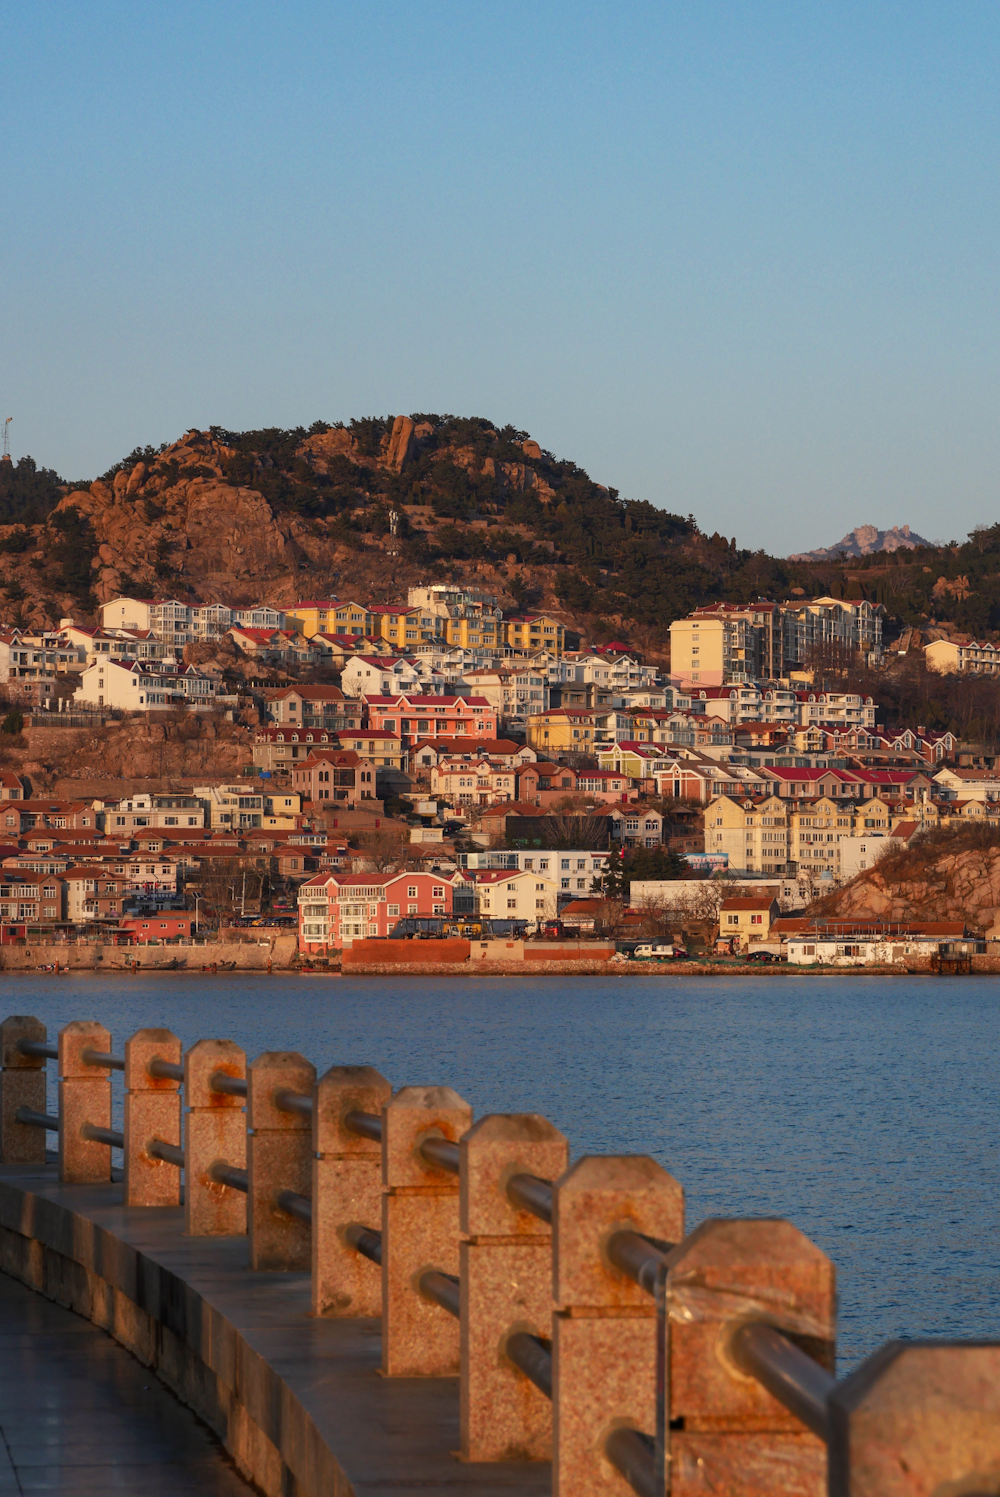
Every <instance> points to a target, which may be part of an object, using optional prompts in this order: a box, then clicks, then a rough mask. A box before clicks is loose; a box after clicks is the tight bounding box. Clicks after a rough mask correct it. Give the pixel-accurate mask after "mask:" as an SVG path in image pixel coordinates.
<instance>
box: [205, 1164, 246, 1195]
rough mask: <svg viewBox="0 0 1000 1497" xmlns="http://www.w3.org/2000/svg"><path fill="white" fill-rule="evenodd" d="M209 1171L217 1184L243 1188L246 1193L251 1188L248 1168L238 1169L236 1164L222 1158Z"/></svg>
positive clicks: (235, 1188)
mask: <svg viewBox="0 0 1000 1497" xmlns="http://www.w3.org/2000/svg"><path fill="white" fill-rule="evenodd" d="M208 1173H209V1178H210V1179H212V1180H214V1181H215V1183H216V1185H228V1186H229V1189H230V1190H241V1191H242V1192H243V1194H244V1195H246V1193H247V1190H248V1189H249V1180H248V1177H247V1172H246V1170H241V1169H237V1167H236V1165H235V1164H224V1163H223V1162H222V1160H216V1162H215V1164H213V1165H212V1166H211V1167H210V1169H209V1171H208Z"/></svg>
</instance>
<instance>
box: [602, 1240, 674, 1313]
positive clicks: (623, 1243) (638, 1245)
mask: <svg viewBox="0 0 1000 1497" xmlns="http://www.w3.org/2000/svg"><path fill="white" fill-rule="evenodd" d="M673 1246H674V1244H673V1243H672V1242H654V1241H653V1240H652V1239H651V1238H649V1237H644V1236H643V1234H642V1233H641V1232H633V1231H632V1230H631V1229H630V1228H629V1229H623V1230H622V1231H620V1232H616V1233H615V1234H614V1236H613V1237H612V1238H611V1239H610V1241H609V1242H608V1247H607V1253H608V1257H609V1258H610V1259H611V1262H612V1263H613V1264H614V1266H615V1268H617V1269H618V1270H619V1271H620V1272H621V1273H623V1274H627V1275H628V1277H629V1278H630V1279H634V1280H635V1282H636V1283H637V1284H638V1285H639V1288H640V1289H645V1291H646V1293H647V1294H650V1295H654V1296H655V1294H656V1283H657V1276H658V1275H660V1274H661V1273H662V1272H663V1270H664V1268H665V1267H666V1261H667V1254H668V1253H669V1251H670V1249H671V1248H672V1247H673Z"/></svg>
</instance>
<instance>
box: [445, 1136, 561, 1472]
mask: <svg viewBox="0 0 1000 1497" xmlns="http://www.w3.org/2000/svg"><path fill="white" fill-rule="evenodd" d="M460 1149H461V1175H460V1182H461V1188H460V1201H461V1208H460V1225H461V1229H462V1231H463V1233H464V1234H465V1240H464V1241H463V1242H462V1243H461V1250H460V1257H459V1262H460V1279H461V1286H462V1290H461V1294H462V1301H461V1303H462V1321H461V1333H462V1367H461V1381H460V1384H459V1389H460V1410H461V1429H462V1459H463V1460H467V1461H504V1460H507V1461H511V1460H516V1461H523V1460H548V1459H549V1457H550V1456H551V1454H552V1404H551V1402H550V1400H549V1399H548V1398H546V1397H545V1394H544V1393H542V1392H541V1391H540V1390H539V1389H538V1388H536V1387H535V1386H534V1385H533V1384H532V1383H530V1382H529V1381H528V1379H527V1378H526V1377H525V1375H524V1373H523V1372H521V1371H520V1370H519V1369H518V1368H517V1367H516V1366H515V1365H514V1363H513V1362H512V1361H511V1360H510V1358H509V1357H508V1356H507V1355H506V1354H505V1351H504V1346H505V1342H506V1340H507V1337H508V1336H510V1335H511V1334H513V1333H514V1332H517V1331H523V1332H526V1333H527V1334H528V1335H530V1336H537V1337H539V1338H540V1339H543V1340H545V1341H549V1340H550V1339H551V1336H552V1228H551V1227H550V1226H549V1225H548V1223H547V1222H544V1221H541V1220H539V1218H538V1217H537V1216H534V1215H532V1214H531V1213H530V1212H529V1211H525V1210H522V1209H519V1208H518V1207H517V1206H516V1205H514V1204H512V1202H511V1201H510V1200H508V1198H507V1192H506V1186H507V1181H508V1180H510V1179H511V1178H512V1176H515V1175H535V1176H537V1177H540V1178H541V1179H542V1180H552V1179H555V1178H556V1177H557V1176H559V1175H561V1174H563V1172H564V1171H565V1169H566V1166H567V1163H568V1161H569V1145H568V1144H567V1142H566V1139H565V1138H564V1136H563V1135H562V1134H561V1133H560V1132H559V1130H558V1128H555V1127H553V1125H552V1124H551V1123H550V1122H548V1121H547V1120H546V1119H545V1118H542V1117H539V1116H538V1115H537V1114H535V1113H519V1114H512V1115H509V1116H504V1115H499V1114H497V1115H494V1116H492V1117H485V1118H481V1119H480V1120H479V1122H478V1123H476V1124H475V1126H474V1127H472V1128H470V1129H469V1131H468V1133H466V1134H465V1136H464V1138H463V1139H462V1142H461V1145H460Z"/></svg>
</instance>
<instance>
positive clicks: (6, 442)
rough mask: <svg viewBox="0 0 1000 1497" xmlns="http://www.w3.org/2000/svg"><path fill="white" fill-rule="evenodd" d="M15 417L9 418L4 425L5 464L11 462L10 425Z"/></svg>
mask: <svg viewBox="0 0 1000 1497" xmlns="http://www.w3.org/2000/svg"><path fill="white" fill-rule="evenodd" d="M13 419H14V417H13V416H8V417H7V419H6V421H5V422H4V424H3V459H4V462H5V463H9V462H10V423H11V422H12V421H13Z"/></svg>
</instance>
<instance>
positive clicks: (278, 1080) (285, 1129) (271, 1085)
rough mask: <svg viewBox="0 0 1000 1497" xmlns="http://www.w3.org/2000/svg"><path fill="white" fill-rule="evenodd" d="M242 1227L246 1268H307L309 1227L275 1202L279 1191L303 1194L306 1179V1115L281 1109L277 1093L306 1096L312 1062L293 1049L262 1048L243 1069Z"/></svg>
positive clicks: (313, 1078) (308, 1148)
mask: <svg viewBox="0 0 1000 1497" xmlns="http://www.w3.org/2000/svg"><path fill="white" fill-rule="evenodd" d="M247 1080H248V1083H249V1085H248V1088H247V1175H248V1181H247V1231H248V1232H249V1234H250V1267H251V1268H256V1269H260V1270H267V1271H272V1272H273V1271H277V1272H281V1271H282V1270H287V1269H292V1268H308V1267H309V1258H310V1250H309V1235H310V1234H309V1226H308V1224H307V1223H306V1222H303V1221H300V1220H299V1219H298V1217H294V1216H289V1214H288V1213H287V1212H286V1211H282V1210H281V1208H280V1206H279V1205H278V1196H279V1194H280V1193H281V1191H283V1190H291V1191H294V1192H295V1194H296V1195H301V1196H308V1195H309V1190H310V1186H311V1184H312V1152H313V1151H312V1120H311V1118H308V1117H306V1116H305V1115H304V1114H303V1113H301V1112H283V1111H282V1110H281V1109H280V1108H279V1107H278V1106H277V1105H276V1103H275V1098H276V1096H277V1095H278V1093H279V1092H282V1091H288V1092H295V1093H298V1094H303V1093H304V1094H307V1095H311V1093H312V1089H313V1086H314V1084H315V1081H316V1067H315V1066H313V1065H310V1063H309V1061H307V1060H306V1058H305V1056H304V1055H299V1053H298V1051H296V1050H267V1051H265V1053H264V1054H263V1055H258V1057H257V1059H256V1060H255V1061H252V1062H251V1065H250V1068H249V1071H248V1073H247Z"/></svg>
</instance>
